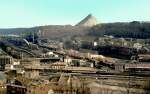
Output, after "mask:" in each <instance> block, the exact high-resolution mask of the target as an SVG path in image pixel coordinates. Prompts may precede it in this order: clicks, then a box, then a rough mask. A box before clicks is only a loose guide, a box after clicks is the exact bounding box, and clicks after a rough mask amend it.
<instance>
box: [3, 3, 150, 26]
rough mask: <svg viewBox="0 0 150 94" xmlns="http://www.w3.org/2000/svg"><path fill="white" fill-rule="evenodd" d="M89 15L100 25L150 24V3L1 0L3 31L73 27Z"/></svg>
mask: <svg viewBox="0 0 150 94" xmlns="http://www.w3.org/2000/svg"><path fill="white" fill-rule="evenodd" d="M89 13H92V14H93V15H94V16H95V17H96V18H97V19H98V21H99V22H100V23H103V22H118V21H119V22H122V21H133V20H134V21H135V20H137V21H150V0H0V28H7V27H31V26H37V25H49V24H53V25H55V24H72V25H74V24H76V23H77V22H79V21H80V20H82V19H83V18H84V17H85V16H87V15H88V14H89Z"/></svg>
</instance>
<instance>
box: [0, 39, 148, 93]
mask: <svg viewBox="0 0 150 94" xmlns="http://www.w3.org/2000/svg"><path fill="white" fill-rule="evenodd" d="M10 40H11V41H10ZM118 40H119V39H118ZM18 41H19V43H21V44H19V45H18ZM38 41H42V39H39V40H38ZM93 43H95V41H93ZM60 44H61V45H62V44H63V43H59V42H56V43H55V41H53V42H52V43H51V41H50V42H46V43H41V42H39V43H34V42H33V41H31V42H29V41H28V40H26V39H19V40H18V39H16V40H15V38H1V40H0V47H1V50H0V70H1V74H3V76H4V77H5V80H2V83H1V86H2V90H1V92H3V93H2V94H6V92H7V94H150V91H149V90H150V54H149V53H150V52H149V50H148V48H147V50H143V49H142V48H141V49H138V50H137V49H136V48H135V47H127V46H118V45H110V44H107V45H102V46H101V44H100V41H97V45H96V46H93V45H92V43H90V44H89V43H87V42H85V43H83V44H82V45H81V44H78V46H77V47H79V45H80V47H81V48H80V49H76V48H74V45H73V44H72V46H73V47H70V48H67V47H65V44H64V46H60ZM76 45H77V44H76ZM85 45H86V46H85ZM87 45H88V46H87ZM84 47H86V48H84ZM87 47H90V49H89V48H87ZM142 51H143V52H142ZM41 89H42V90H41Z"/></svg>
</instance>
